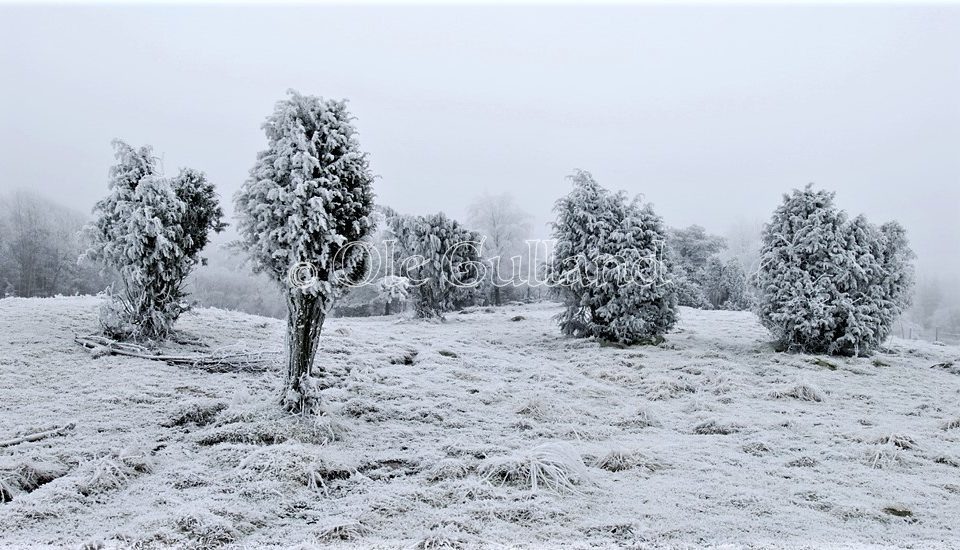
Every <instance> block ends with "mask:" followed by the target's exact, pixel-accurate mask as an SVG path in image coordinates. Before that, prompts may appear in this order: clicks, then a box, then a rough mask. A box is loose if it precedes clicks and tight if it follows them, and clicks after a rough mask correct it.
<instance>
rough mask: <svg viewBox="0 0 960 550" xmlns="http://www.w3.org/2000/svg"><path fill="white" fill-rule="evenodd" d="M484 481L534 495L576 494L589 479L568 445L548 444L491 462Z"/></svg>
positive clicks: (483, 469)
mask: <svg viewBox="0 0 960 550" xmlns="http://www.w3.org/2000/svg"><path fill="white" fill-rule="evenodd" d="M480 474H481V475H482V477H483V479H484V480H486V481H488V482H490V483H494V484H497V485H501V486H502V485H513V486H517V487H522V488H524V489H529V490H531V491H532V492H537V491H539V490H541V489H542V490H546V491H550V492H554V493H557V494H562V493H566V492H575V491H576V486H577V485H579V484H581V483H583V482H586V481H588V480H589V474H588V472H587V468H586V466H585V465H584V464H583V461H582V460H581V459H580V455H579V454H577V453H576V451H574V450H573V448H572V447H570V446H569V445H567V444H565V443H546V444H543V445H538V446H536V447H534V448H532V449H529V450H524V451H519V452H517V453H514V454H513V455H510V456H507V457H498V458H494V459H489V460H487V461H486V463H485V464H484V465H483V466H482V467H481V469H480Z"/></svg>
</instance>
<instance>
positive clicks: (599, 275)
mask: <svg viewBox="0 0 960 550" xmlns="http://www.w3.org/2000/svg"><path fill="white" fill-rule="evenodd" d="M571 180H572V182H573V190H572V191H571V192H570V194H568V195H567V196H565V197H563V198H561V199H560V200H558V201H557V203H556V206H555V210H556V212H557V221H556V222H555V223H554V224H553V237H554V239H555V240H556V242H555V244H554V249H553V252H554V255H553V258H552V259H551V262H550V263H549V264H548V284H550V285H551V286H553V287H554V288H556V289H558V290H559V291H560V293H561V295H562V296H563V300H564V304H565V306H566V309H565V311H564V312H563V313H562V314H561V315H560V317H559V321H560V327H561V330H563V332H564V333H565V334H569V335H573V336H595V337H597V338H600V339H602V340H606V341H611V342H618V343H623V344H638V343H654V342H658V341H661V340H662V339H663V334H664V333H666V332H667V331H668V330H670V328H671V327H672V326H673V325H674V324H675V323H676V320H677V314H676V308H677V295H676V287H675V285H674V283H673V282H672V281H671V280H670V277H669V265H668V263H667V259H666V258H665V257H664V254H663V252H664V247H665V239H666V229H665V227H664V226H663V222H662V220H661V219H660V217H659V216H657V215H656V213H654V211H653V208H652V207H651V206H650V205H649V204H645V205H641V204H640V202H639V200H636V199H635V200H632V201H631V200H628V199H627V196H626V194H624V193H623V192H620V193H611V192H610V191H608V190H606V189H604V188H603V187H602V186H600V184H598V183H597V182H596V180H594V179H593V176H591V175H590V173H589V172H585V171H577V172H576V173H575V174H574V175H573V176H571Z"/></svg>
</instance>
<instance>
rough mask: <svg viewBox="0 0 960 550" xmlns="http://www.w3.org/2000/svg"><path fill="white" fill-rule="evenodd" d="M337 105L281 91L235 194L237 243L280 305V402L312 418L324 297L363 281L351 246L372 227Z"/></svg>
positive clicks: (366, 171)
mask: <svg viewBox="0 0 960 550" xmlns="http://www.w3.org/2000/svg"><path fill="white" fill-rule="evenodd" d="M351 121H352V119H351V116H350V114H349V113H348V112H347V106H346V103H345V102H343V101H332V100H324V99H322V98H319V97H314V96H304V95H300V94H298V93H296V92H294V91H292V90H291V91H290V92H289V96H288V97H287V99H284V100H281V101H279V102H277V105H276V107H275V108H274V112H273V114H272V115H270V116H269V117H267V120H266V122H265V123H264V124H263V129H264V131H265V132H266V134H267V148H266V149H265V150H264V151H261V152H260V153H259V155H258V156H257V162H256V164H254V166H253V168H252V169H251V170H250V176H249V178H247V181H246V182H244V184H243V186H242V187H241V188H240V191H239V193H238V194H237V197H236V207H237V212H238V215H239V218H240V221H239V224H238V226H239V227H238V228H239V231H240V246H241V247H242V248H243V249H244V250H245V251H246V253H247V254H248V255H249V256H250V258H251V260H252V264H253V268H254V270H255V271H258V272H265V273H267V274H268V275H269V276H270V277H271V278H272V279H273V280H275V281H276V282H277V283H279V284H280V286H281V288H282V289H283V291H284V293H285V295H286V302H287V339H286V340H287V348H288V349H287V369H286V376H285V383H284V390H283V392H282V394H281V398H280V401H281V404H282V406H283V407H284V409H286V410H288V411H290V412H294V413H316V412H319V395H318V389H317V388H316V385H315V383H314V382H313V379H312V376H311V374H312V371H313V362H314V358H315V356H316V352H317V346H318V342H319V339H320V330H321V329H322V327H323V322H324V320H325V319H326V316H327V312H328V311H329V310H330V308H331V307H332V306H333V303H334V300H335V299H336V298H337V297H338V296H339V295H340V294H342V293H343V292H345V291H346V290H347V289H348V288H349V287H350V285H351V284H355V283H358V282H359V281H361V280H362V278H363V277H364V276H366V274H367V267H368V266H367V260H368V258H367V249H366V247H365V246H363V245H362V244H361V242H360V241H363V240H364V239H366V238H367V237H368V235H369V234H370V233H371V230H372V229H373V218H372V217H371V214H372V212H373V190H372V187H371V184H372V183H373V174H372V173H371V171H370V168H369V165H368V164H369V163H368V161H367V156H366V154H364V153H363V152H361V150H360V145H359V143H358V142H357V139H356V135H355V134H356V130H355V129H354V127H353V125H352V123H351Z"/></svg>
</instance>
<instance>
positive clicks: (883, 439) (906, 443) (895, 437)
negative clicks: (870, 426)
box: [873, 433, 917, 450]
mask: <svg viewBox="0 0 960 550" xmlns="http://www.w3.org/2000/svg"><path fill="white" fill-rule="evenodd" d="M873 443H876V444H877V445H893V446H894V447H896V448H898V449H903V450H909V449H916V448H917V442H916V441H914V440H913V438H912V437H910V436H908V435H904V434H896V433H894V434H889V435H883V436H880V437H878V438H877V439H875V440H873Z"/></svg>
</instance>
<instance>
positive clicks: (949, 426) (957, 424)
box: [940, 416, 960, 431]
mask: <svg viewBox="0 0 960 550" xmlns="http://www.w3.org/2000/svg"><path fill="white" fill-rule="evenodd" d="M940 428H941V429H942V430H943V431H947V430H955V429H957V428H960V416H958V417H956V418H954V419H953V420H948V421H946V422H944V423H943V426H941V427H940Z"/></svg>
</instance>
